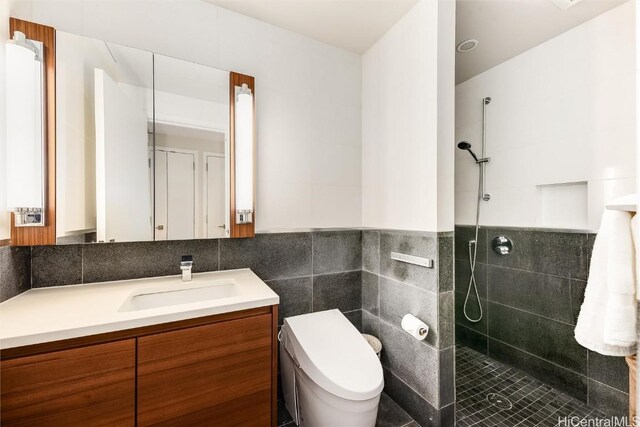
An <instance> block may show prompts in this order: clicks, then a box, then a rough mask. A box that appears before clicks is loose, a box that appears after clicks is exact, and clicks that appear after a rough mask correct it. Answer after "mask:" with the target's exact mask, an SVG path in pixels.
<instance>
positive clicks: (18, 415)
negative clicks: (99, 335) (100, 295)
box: [0, 339, 136, 427]
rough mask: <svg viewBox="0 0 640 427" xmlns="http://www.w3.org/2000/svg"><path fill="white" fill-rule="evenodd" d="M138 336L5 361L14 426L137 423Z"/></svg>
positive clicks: (6, 413) (4, 387) (6, 411)
mask: <svg viewBox="0 0 640 427" xmlns="http://www.w3.org/2000/svg"><path fill="white" fill-rule="evenodd" d="M135 351H136V342H135V339H128V340H124V341H116V342H112V343H108V344H98V345H91V346H87V347H81V348H74V349H71V350H62V351H54V352H51V353H46V354H40V355H35V356H27V357H19V358H16V359H9V360H3V361H2V362H0V392H1V394H2V397H1V402H2V411H1V420H0V424H2V426H3V427H9V426H75V425H81V426H113V425H118V426H133V425H134V423H135V363H136V356H135Z"/></svg>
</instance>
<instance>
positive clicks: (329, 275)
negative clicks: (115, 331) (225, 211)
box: [0, 230, 362, 328]
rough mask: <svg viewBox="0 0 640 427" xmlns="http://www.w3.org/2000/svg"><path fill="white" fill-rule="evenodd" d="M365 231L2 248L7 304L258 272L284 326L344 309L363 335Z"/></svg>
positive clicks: (1, 280)
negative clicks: (57, 292)
mask: <svg viewBox="0 0 640 427" xmlns="http://www.w3.org/2000/svg"><path fill="white" fill-rule="evenodd" d="M361 238H362V233H361V231H360V230H340V231H318V232H313V233H311V232H309V233H277V234H258V235H257V236H256V237H255V238H253V239H220V240H212V239H208V240H179V241H162V242H132V243H101V244H75V245H58V246H34V247H32V248H31V247H23V248H9V247H2V248H0V283H1V288H0V291H1V297H2V301H4V300H6V299H9V298H11V297H13V296H15V295H17V294H19V293H21V292H24V291H25V290H27V289H29V288H32V287H33V288H39V287H47V286H62V285H70V284H78V283H94V282H106V281H112V280H124V279H135V278H141V277H153V276H166V275H173V274H180V267H179V264H180V258H181V257H182V255H192V256H193V260H194V264H193V269H194V272H203V271H216V270H227V269H234V268H245V267H249V268H251V269H252V270H253V271H254V272H255V273H256V274H257V275H258V276H259V277H260V278H261V279H263V280H264V281H265V282H266V283H267V284H268V285H269V286H270V287H271V288H272V289H274V290H275V291H276V293H278V295H280V319H279V323H280V324H281V323H282V319H283V318H284V317H287V316H293V315H296V314H303V313H309V312H312V311H319V310H326V309H330V308H339V309H340V310H342V311H343V312H344V313H345V314H346V315H347V317H348V318H349V319H350V320H351V321H352V322H353V323H354V324H355V325H356V326H357V327H358V328H360V327H361V324H362V319H361V301H362V296H361V294H362V292H361V289H362V278H361V271H360V270H361V262H362V261H361V260H362V252H361V251H362V243H361Z"/></svg>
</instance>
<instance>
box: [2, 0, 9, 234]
mask: <svg viewBox="0 0 640 427" xmlns="http://www.w3.org/2000/svg"><path fill="white" fill-rule="evenodd" d="M8 34H9V3H7V2H0V69H1V70H2V72H0V240H5V239H9V238H11V216H10V214H9V212H8V211H7V208H6V206H7V198H6V187H7V184H6V176H5V171H6V170H7V168H6V163H5V162H6V152H7V142H6V139H7V134H6V129H7V125H6V121H7V113H6V105H7V101H6V95H5V94H6V90H5V73H4V70H5V65H4V64H5V56H4V43H5V41H6V40H7V36H8Z"/></svg>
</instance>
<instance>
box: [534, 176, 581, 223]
mask: <svg viewBox="0 0 640 427" xmlns="http://www.w3.org/2000/svg"><path fill="white" fill-rule="evenodd" d="M588 193H589V192H588V183H587V181H579V182H566V183H557V184H546V185H537V186H536V194H537V199H538V200H537V205H538V214H537V225H538V227H542V228H559V229H577V230H586V229H588V228H589V205H588V200H589V197H588Z"/></svg>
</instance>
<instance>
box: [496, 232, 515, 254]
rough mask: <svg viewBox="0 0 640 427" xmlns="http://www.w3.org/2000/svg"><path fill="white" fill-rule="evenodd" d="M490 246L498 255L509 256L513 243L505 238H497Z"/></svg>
mask: <svg viewBox="0 0 640 427" xmlns="http://www.w3.org/2000/svg"><path fill="white" fill-rule="evenodd" d="M491 246H492V247H493V250H494V251H495V252H496V253H497V254H498V255H509V254H510V253H511V251H512V250H513V243H512V242H511V240H509V238H508V237H505V236H498V237H496V238H495V239H493V242H491Z"/></svg>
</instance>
